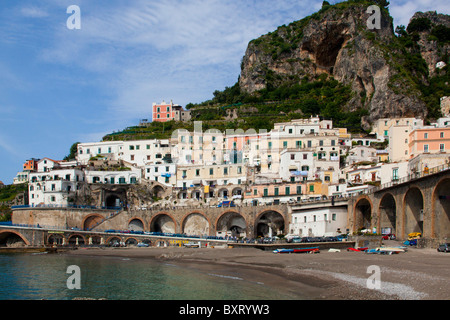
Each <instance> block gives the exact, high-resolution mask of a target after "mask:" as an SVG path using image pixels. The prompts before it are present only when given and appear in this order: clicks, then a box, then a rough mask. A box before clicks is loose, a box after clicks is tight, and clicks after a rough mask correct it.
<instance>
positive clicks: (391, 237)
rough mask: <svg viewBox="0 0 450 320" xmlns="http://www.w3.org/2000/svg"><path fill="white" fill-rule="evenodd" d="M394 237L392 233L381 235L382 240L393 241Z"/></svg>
mask: <svg viewBox="0 0 450 320" xmlns="http://www.w3.org/2000/svg"><path fill="white" fill-rule="evenodd" d="M395 239H396V236H395V234H393V233H389V234H385V235H383V240H395Z"/></svg>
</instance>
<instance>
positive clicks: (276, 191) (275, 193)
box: [274, 188, 279, 196]
mask: <svg viewBox="0 0 450 320" xmlns="http://www.w3.org/2000/svg"><path fill="white" fill-rule="evenodd" d="M278 193H279V190H278V188H275V190H274V195H275V196H278Z"/></svg>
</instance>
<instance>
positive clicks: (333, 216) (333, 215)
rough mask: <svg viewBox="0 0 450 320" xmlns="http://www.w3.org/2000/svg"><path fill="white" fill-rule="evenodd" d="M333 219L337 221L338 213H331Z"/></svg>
mask: <svg viewBox="0 0 450 320" xmlns="http://www.w3.org/2000/svg"><path fill="white" fill-rule="evenodd" d="M331 220H333V221H336V213H333V214H331Z"/></svg>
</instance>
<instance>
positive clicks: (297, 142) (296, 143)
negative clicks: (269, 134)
mask: <svg viewBox="0 0 450 320" xmlns="http://www.w3.org/2000/svg"><path fill="white" fill-rule="evenodd" d="M295 147H296V148H297V149H300V148H301V147H302V142H301V141H295Z"/></svg>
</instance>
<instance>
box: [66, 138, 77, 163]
mask: <svg viewBox="0 0 450 320" xmlns="http://www.w3.org/2000/svg"><path fill="white" fill-rule="evenodd" d="M80 143H81V142H75V143H74V144H72V146H71V147H70V153H69V155H67V156H66V157H65V158H64V161H71V160H75V159H76V156H77V152H78V145H79V144H80Z"/></svg>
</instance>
